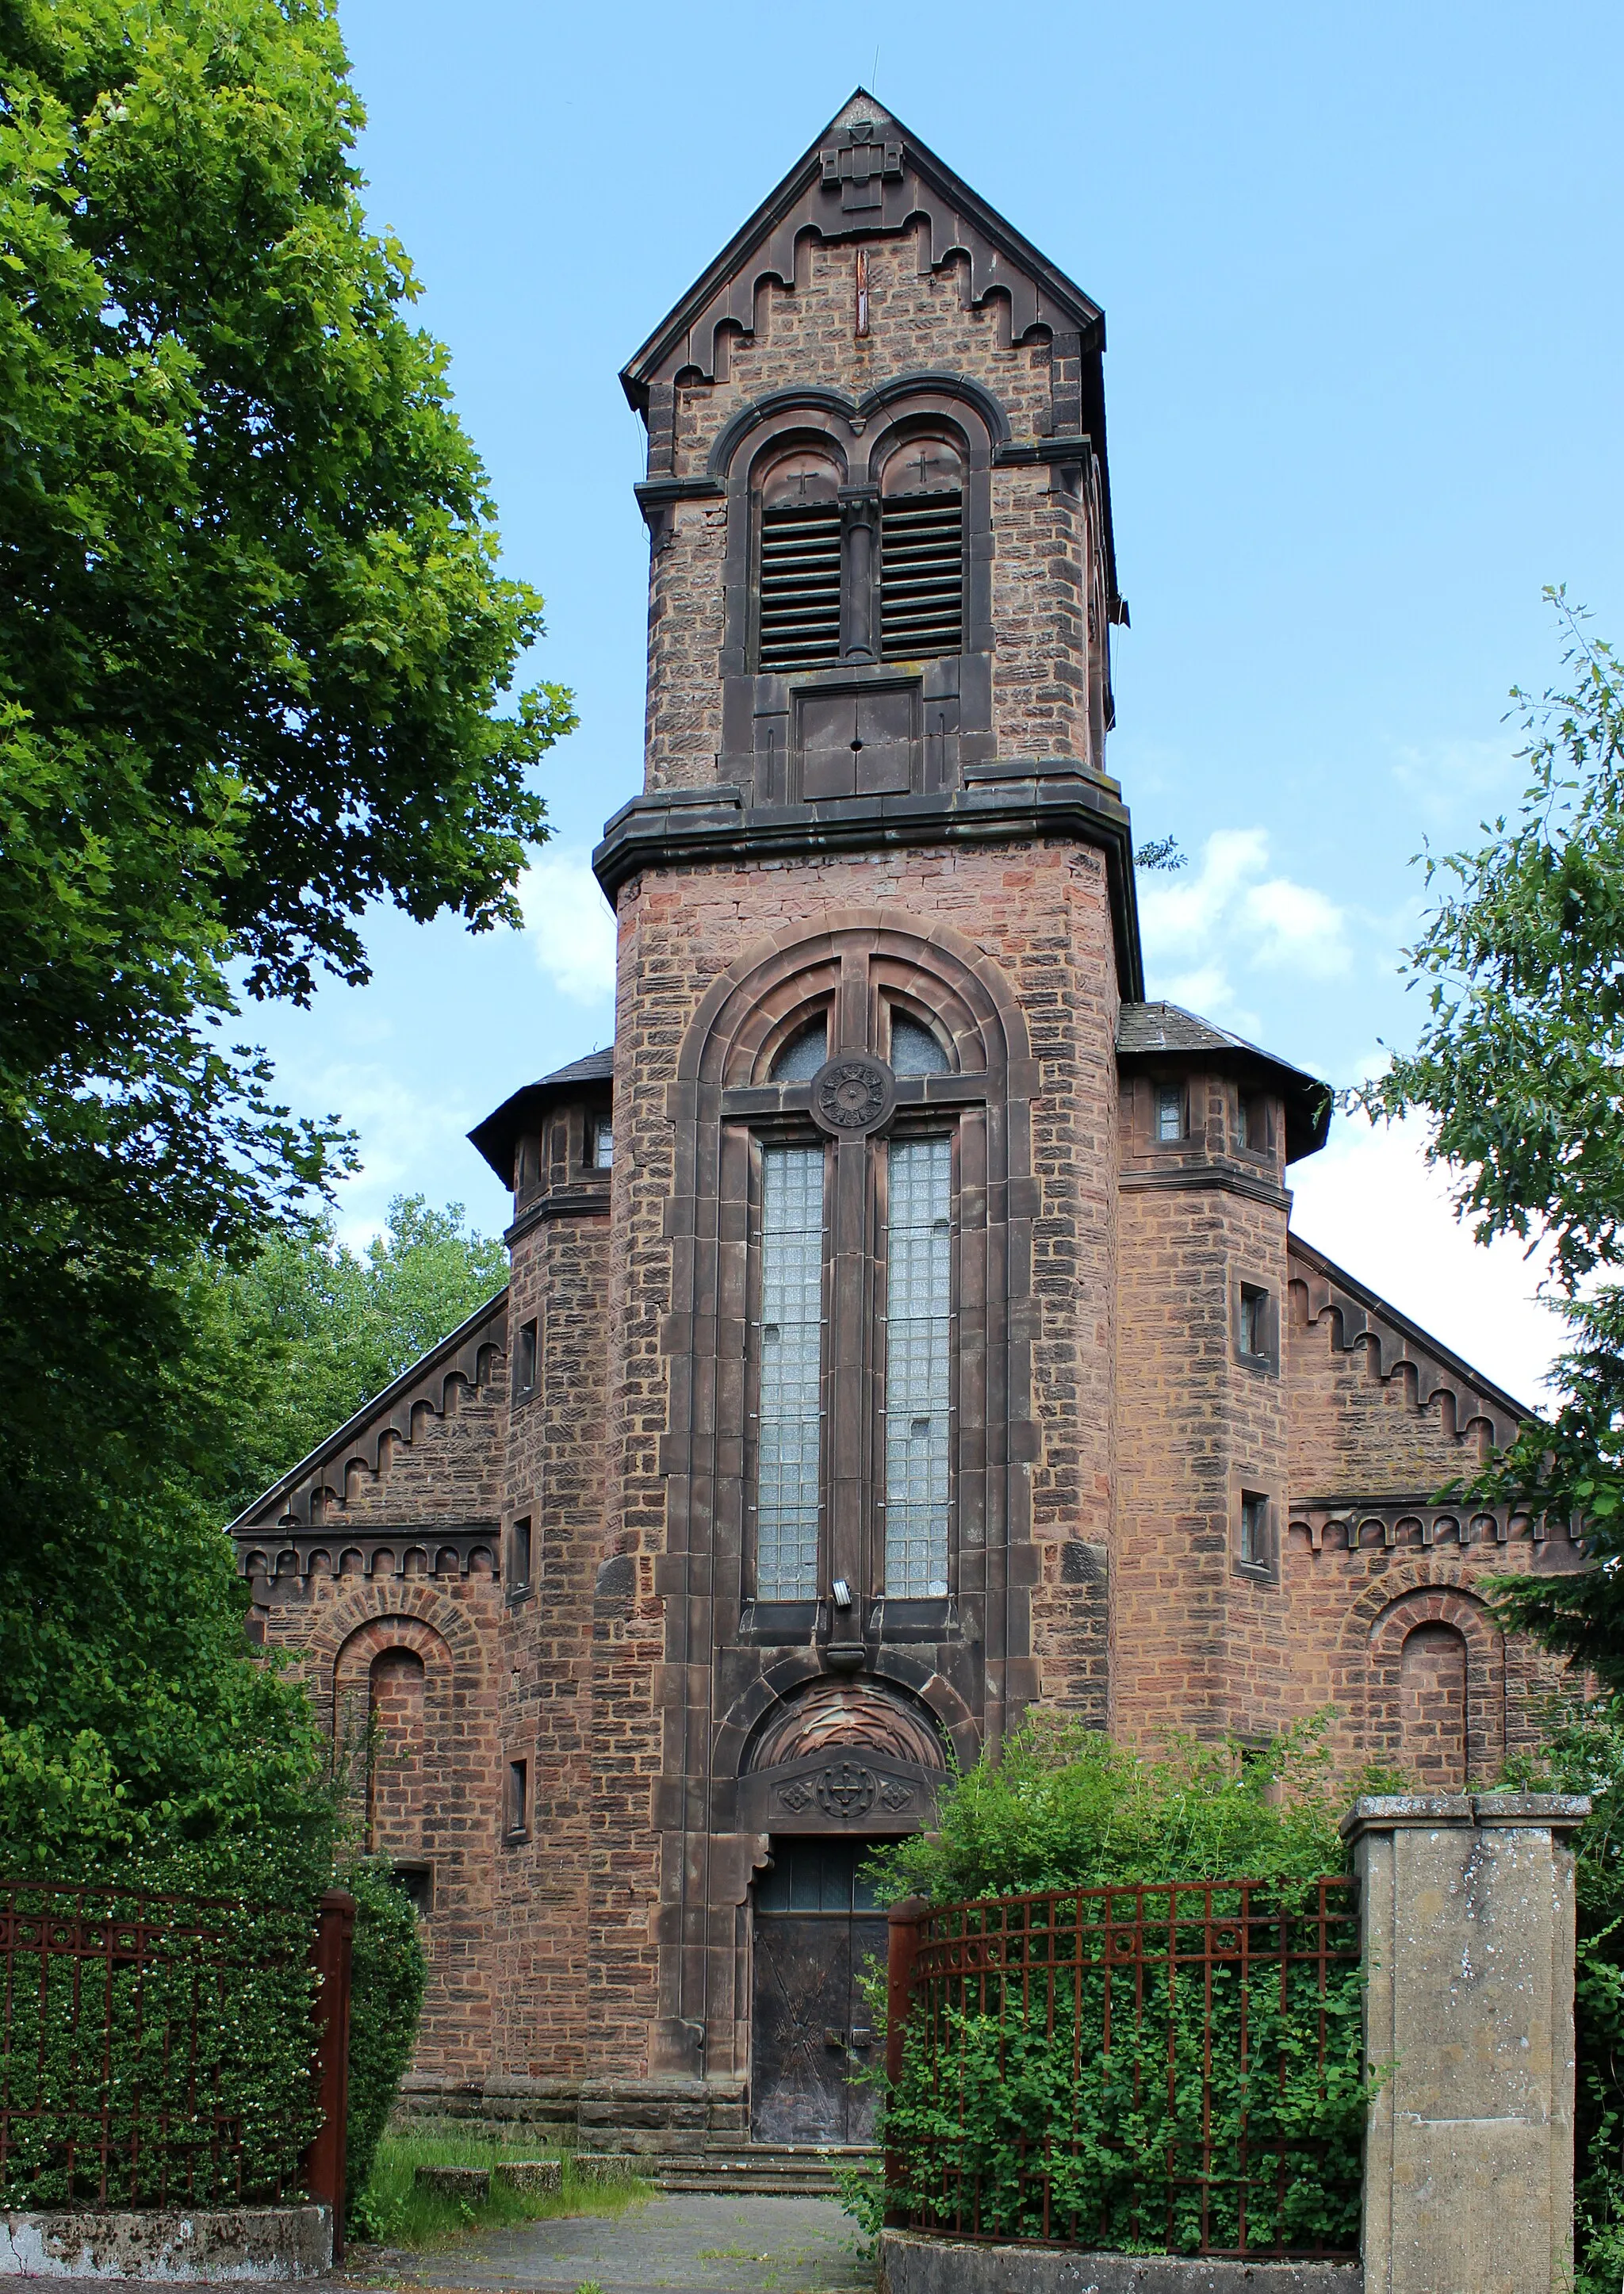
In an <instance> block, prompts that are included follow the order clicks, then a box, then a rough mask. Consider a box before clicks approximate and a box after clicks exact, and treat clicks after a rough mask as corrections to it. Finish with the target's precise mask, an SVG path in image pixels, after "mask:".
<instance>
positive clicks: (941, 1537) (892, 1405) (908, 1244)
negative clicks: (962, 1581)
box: [885, 1139, 953, 1600]
mask: <svg viewBox="0 0 1624 2294" xmlns="http://www.w3.org/2000/svg"><path fill="white" fill-rule="evenodd" d="M886 1195H887V1201H888V1206H889V1212H888V1216H889V1236H888V1243H887V1277H886V1361H885V1428H886V1431H885V1590H886V1592H887V1594H888V1595H889V1597H890V1598H892V1599H893V1600H899V1599H907V1598H931V1597H939V1596H942V1595H945V1594H946V1590H947V1476H948V1457H949V1427H948V1407H949V1394H950V1384H951V1380H950V1361H949V1351H948V1348H949V1315H950V1314H951V1311H952V1283H953V1223H952V1212H953V1144H952V1142H951V1141H950V1140H946V1139H907V1140H897V1141H895V1142H893V1143H892V1144H891V1146H890V1148H889V1169H888V1178H887V1187H886Z"/></svg>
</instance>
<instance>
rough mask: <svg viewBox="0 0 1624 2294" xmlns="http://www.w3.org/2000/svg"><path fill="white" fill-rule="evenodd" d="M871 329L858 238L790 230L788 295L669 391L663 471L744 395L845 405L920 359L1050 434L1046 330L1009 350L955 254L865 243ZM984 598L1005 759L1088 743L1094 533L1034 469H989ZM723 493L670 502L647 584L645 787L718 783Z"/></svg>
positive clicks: (705, 445)
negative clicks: (703, 371) (857, 320)
mask: <svg viewBox="0 0 1624 2294" xmlns="http://www.w3.org/2000/svg"><path fill="white" fill-rule="evenodd" d="M866 251H867V256H868V296H869V329H870V331H869V333H868V335H867V337H866V338H859V337H857V334H856V332H855V328H854V323H853V321H854V313H855V308H856V300H855V298H856V285H855V274H854V266H855V263H856V259H857V250H856V248H853V247H851V246H849V245H837V246H832V247H831V246H824V244H823V243H822V242H821V241H816V240H813V241H808V242H803V245H802V248H801V250H800V259H799V265H798V271H797V278H796V284H795V286H794V288H793V289H792V290H791V289H783V288H780V287H778V286H776V285H774V284H768V285H767V286H765V287H764V288H763V289H761V291H760V292H759V294H758V296H757V298H756V331H755V334H754V336H753V337H752V338H735V339H734V341H733V343H732V346H731V351H730V354H729V356H728V358H727V361H726V362H725V363H726V368H727V371H726V372H725V373H722V372H719V374H718V377H717V379H716V381H715V382H713V383H707V382H690V383H685V384H681V385H679V386H678V390H677V437H676V475H677V476H678V477H694V476H703V475H704V472H705V468H706V465H707V461H708V459H709V456H710V452H711V447H712V445H713V444H714V443H715V441H716V439H717V438H718V436H719V435H720V433H721V431H722V430H723V429H724V428H725V427H726V426H727V423H728V422H729V421H730V420H731V419H732V418H733V417H734V415H735V414H736V413H737V412H738V411H739V410H740V409H741V408H742V407H744V406H747V405H749V404H750V403H752V402H753V401H755V400H756V399H759V398H760V397H763V396H765V395H767V394H768V393H769V392H772V391H776V390H783V389H786V388H791V387H810V386H816V387H822V388H832V389H836V390H839V391H841V392H843V393H844V394H845V395H847V396H848V397H849V398H852V399H860V398H862V397H863V396H864V395H865V393H867V392H868V391H870V390H873V389H874V388H875V387H877V386H879V385H881V384H882V383H886V382H889V381H890V380H892V379H894V378H896V377H897V376H899V375H903V374H905V373H908V372H910V371H912V370H918V369H919V368H921V367H922V366H924V365H929V367H930V369H931V370H934V371H937V372H944V373H953V374H961V375H965V376H969V377H970V378H973V379H975V380H976V381H978V382H980V383H982V384H984V385H985V386H987V388H988V389H989V390H991V391H992V392H993V394H994V395H995V397H996V398H997V399H998V400H999V402H1000V403H1001V404H1002V405H1003V410H1004V412H1005V414H1006V415H1007V417H1008V419H1009V423H1010V427H1011V433H1012V435H1013V438H1014V441H1015V442H1016V443H1022V444H1029V443H1034V442H1035V441H1037V440H1039V439H1042V438H1045V437H1047V436H1048V435H1050V433H1051V431H1052V405H1053V392H1052V386H1051V350H1050V345H1049V342H1048V340H1047V338H1037V337H1035V338H1034V339H1032V340H1031V341H1029V342H1024V343H1019V344H1016V345H1014V346H1011V344H1010V343H1009V342H1008V340H1007V335H1008V306H1007V305H1006V304H1005V303H1004V302H1003V300H1002V298H1000V297H996V296H995V297H989V298H988V299H987V302H986V303H985V304H984V305H982V306H981V307H980V308H979V309H976V308H972V307H969V306H967V305H966V302H965V296H966V293H967V290H968V275H969V274H968V265H967V264H965V263H964V262H963V261H962V258H956V257H955V258H954V259H953V260H952V261H950V262H948V263H946V264H943V265H942V266H941V268H940V269H939V270H938V271H936V272H926V273H923V274H922V273H920V270H919V258H918V253H917V248H916V243H915V240H914V237H913V235H912V234H909V235H907V236H906V237H904V238H901V239H891V240H870V241H869V242H867V247H866ZM992 487H993V500H992V527H993V533H992V549H993V556H992V577H993V578H992V608H993V622H994V626H995V630H996V631H997V644H998V650H997V661H996V668H995V677H994V688H993V690H994V727H995V733H996V736H997V743H998V752H999V753H1000V754H1001V755H1007V756H1077V757H1084V758H1086V757H1087V756H1088V753H1089V745H1090V735H1089V721H1088V689H1087V688H1088V630H1087V612H1086V606H1085V598H1086V590H1085V587H1084V584H1085V582H1086V579H1087V575H1086V572H1085V568H1086V566H1087V564H1088V560H1089V552H1090V547H1091V537H1090V535H1089V534H1088V532H1087V526H1088V512H1087V509H1086V508H1085V505H1084V502H1083V501H1082V500H1079V499H1077V498H1076V497H1074V496H1069V495H1068V494H1066V493H1065V492H1063V491H1062V490H1061V489H1060V488H1059V487H1058V486H1056V485H1055V484H1053V483H1052V478H1051V475H1050V473H1049V471H1048V470H1047V469H1046V468H1009V467H1001V468H995V470H994V472H993V474H992ZM727 517H728V510H727V504H726V503H723V502H716V501H684V502H679V503H678V504H676V505H675V507H674V508H673V510H672V513H671V516H670V524H669V526H668V529H667V533H666V536H665V539H664V541H662V546H661V547H660V548H659V549H657V550H656V551H655V553H654V562H653V565H652V569H651V576H650V587H649V652H648V706H647V745H646V787H647V788H648V789H649V790H650V791H651V792H653V791H657V790H665V789H673V788H702V787H705V786H708V785H711V784H712V783H714V782H715V780H716V779H717V769H716V759H717V754H718V752H719V750H720V748H721V746H722V688H721V649H722V644H723V635H724V632H723V602H724V599H723V554H724V551H725V549H726V546H727Z"/></svg>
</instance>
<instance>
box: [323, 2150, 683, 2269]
mask: <svg viewBox="0 0 1624 2294" xmlns="http://www.w3.org/2000/svg"><path fill="white" fill-rule="evenodd" d="M546 2158H560V2159H561V2160H562V2164H563V2167H564V2187H563V2189H562V2190H561V2191H559V2192H557V2193H556V2195H554V2194H551V2193H548V2194H543V2193H542V2192H539V2191H512V2190H508V2189H506V2188H504V2187H503V2186H501V2185H500V2184H495V2183H493V2184H491V2196H490V2197H489V2198H488V2199H481V2200H475V2201H472V2202H469V2201H467V2200H462V2199H453V2198H447V2197H444V2196H443V2195H442V2194H441V2193H440V2192H437V2191H420V2190H418V2187H417V2184H416V2182H415V2180H414V2177H415V2176H416V2173H417V2170H418V2168H419V2167H494V2166H495V2165H496V2163H497V2161H498V2160H501V2159H546ZM652 2195H653V2192H652V2188H651V2185H650V2184H647V2183H642V2182H636V2181H633V2180H632V2179H631V2178H629V2177H628V2178H627V2179H626V2180H624V2181H615V2182H609V2183H604V2182H596V2181H588V2180H587V2179H586V2178H585V2177H584V2176H577V2175H576V2173H575V2169H574V2161H573V2160H572V2157H571V2155H570V2153H569V2152H567V2151H565V2152H562V2153H560V2152H558V2151H557V2150H556V2148H555V2147H554V2146H553V2145H552V2144H548V2143H547V2142H545V2141H542V2140H540V2139H538V2137H537V2136H535V2135H531V2136H529V2137H528V2138H527V2139H525V2138H518V2137H511V2138H506V2139H503V2140H501V2141H498V2142H493V2141H492V2140H491V2138H490V2137H489V2136H488V2135H464V2134H459V2133H451V2134H438V2133H432V2134H431V2133H426V2134H416V2133H414V2134H410V2135H385V2137H384V2139H383V2141H382V2142H381V2143H380V2144H378V2156H377V2158H376V2159H375V2160H373V2164H372V2174H371V2177H370V2179H369V2182H368V2184H367V2187H366V2189H365V2190H364V2191H363V2192H361V2197H360V2198H359V2199H358V2200H356V2201H355V2202H354V2203H353V2206H352V2208H351V2211H350V2226H351V2234H352V2236H353V2237H356V2238H366V2239H376V2240H378V2241H379V2242H380V2243H381V2244H384V2245H386V2246H403V2247H409V2248H417V2249H420V2248H427V2247H437V2246H450V2245H452V2244H453V2243H454V2242H455V2241H457V2240H458V2239H459V2238H461V2237H464V2236H465V2235H466V2234H467V2233H468V2232H469V2231H475V2230H506V2229H508V2228H510V2227H511V2226H512V2225H514V2224H516V2223H525V2222H546V2221H548V2220H550V2219H551V2218H552V2217H556V2216H558V2215H618V2214H624V2212H625V2211H626V2209H627V2208H628V2207H635V2206H641V2205H642V2204H643V2202H644V2200H646V2199H648V2198H649V2197H651V2196H652Z"/></svg>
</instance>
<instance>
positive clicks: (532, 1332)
mask: <svg viewBox="0 0 1624 2294" xmlns="http://www.w3.org/2000/svg"><path fill="white" fill-rule="evenodd" d="M513 1390H514V1393H515V1394H516V1395H517V1396H518V1397H519V1399H520V1400H521V1401H522V1400H524V1398H525V1397H526V1396H528V1395H532V1394H533V1393H534V1392H535V1390H536V1326H535V1324H534V1323H533V1322H521V1323H520V1325H519V1343H518V1347H517V1350H516V1353H515V1354H514V1358H513Z"/></svg>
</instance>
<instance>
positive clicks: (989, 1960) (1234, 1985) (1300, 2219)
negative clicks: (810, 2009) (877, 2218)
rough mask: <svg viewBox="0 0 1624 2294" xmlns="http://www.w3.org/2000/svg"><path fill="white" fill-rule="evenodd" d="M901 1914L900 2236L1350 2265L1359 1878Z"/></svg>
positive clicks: (895, 2015) (1194, 1884)
mask: <svg viewBox="0 0 1624 2294" xmlns="http://www.w3.org/2000/svg"><path fill="white" fill-rule="evenodd" d="M890 1919H891V1925H890V1956H889V2029H888V2054H887V2073H888V2098H887V2109H886V2120H885V2130H886V2131H885V2140H886V2154H887V2155H886V2174H887V2184H888V2191H887V2218H888V2220H889V2221H890V2222H891V2223H893V2224H894V2225H898V2226H901V2227H905V2228H909V2229H914V2230H921V2231H927V2232H938V2233H951V2234H952V2235H954V2237H957V2238H968V2239H996V2240H1001V2241H1003V2240H1022V2239H1029V2240H1034V2241H1043V2242H1046V2243H1051V2244H1060V2245H1075V2246H1083V2247H1092V2248H1106V2249H1118V2250H1121V2249H1138V2250H1140V2251H1147V2250H1156V2249H1159V2250H1161V2251H1164V2252H1166V2253H1172V2254H1205V2255H1214V2256H1220V2255H1229V2256H1240V2257H1263V2256H1282V2257H1303V2256H1309V2255H1313V2256H1320V2257H1338V2258H1340V2257H1346V2256H1349V2255H1352V2253H1354V2252H1355V2250H1356V2249H1357V2247H1358V2243H1359V2221H1360V2184H1361V2172H1362V2155H1363V2129H1364V2119H1365V2111H1366V2102H1367V2096H1366V2089H1365V2085H1364V2081H1363V2076H1362V2046H1361V1982H1362V1971H1361V1966H1360V1940H1359V1922H1358V1908H1357V1903H1356V1900H1355V1895H1354V1890H1353V1883H1352V1882H1351V1881H1349V1880H1344V1879H1330V1878H1326V1879H1320V1880H1315V1881H1312V1882H1307V1883H1304V1882H1285V1881H1278V1880H1244V1879H1243V1880H1227V1881H1190V1882H1186V1881H1173V1882H1165V1883H1145V1884H1135V1885H1132V1886H1118V1887H1108V1888H1077V1889H1068V1890H1063V1891H1055V1892H1050V1893H1043V1894H1035V1895H1026V1896H1012V1897H1004V1898H997V1899H989V1900H987V1901H985V1902H980V1903H965V1904H954V1905H947V1906H944V1907H940V1908H926V1907H922V1906H921V1905H918V1904H916V1903H915V1904H908V1905H900V1906H898V1907H897V1908H896V1909H895V1910H893V1912H892V1913H891V1916H890Z"/></svg>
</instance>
